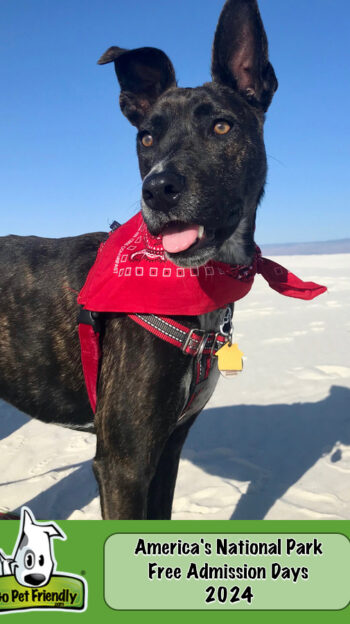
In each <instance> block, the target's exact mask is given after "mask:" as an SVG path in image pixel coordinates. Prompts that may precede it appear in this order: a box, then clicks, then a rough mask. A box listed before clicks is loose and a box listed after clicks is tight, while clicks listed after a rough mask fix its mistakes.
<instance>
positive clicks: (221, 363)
mask: <svg viewBox="0 0 350 624" xmlns="http://www.w3.org/2000/svg"><path fill="white" fill-rule="evenodd" d="M215 355H216V356H217V358H218V368H219V371H220V372H221V374H222V375H223V376H224V377H231V375H237V373H238V372H239V371H242V370H243V360H242V356H243V355H244V353H242V351H241V350H240V348H239V346H238V344H237V343H234V344H230V343H229V342H226V344H224V346H223V347H221V349H219V350H218V351H217V352H216V354H215Z"/></svg>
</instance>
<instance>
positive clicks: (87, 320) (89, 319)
mask: <svg viewBox="0 0 350 624" xmlns="http://www.w3.org/2000/svg"><path fill="white" fill-rule="evenodd" d="M99 317H100V314H99V312H93V311H92V310H84V308H80V310H79V314H78V323H79V324H80V323H83V324H84V325H91V327H92V328H93V330H94V332H96V333H99V332H100V331H101V320H100V318H99Z"/></svg>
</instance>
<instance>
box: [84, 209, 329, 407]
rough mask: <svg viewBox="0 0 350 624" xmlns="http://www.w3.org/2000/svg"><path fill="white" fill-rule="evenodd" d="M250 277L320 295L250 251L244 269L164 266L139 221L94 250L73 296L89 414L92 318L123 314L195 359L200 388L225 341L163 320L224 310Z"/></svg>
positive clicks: (95, 337)
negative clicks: (251, 256)
mask: <svg viewBox="0 0 350 624" xmlns="http://www.w3.org/2000/svg"><path fill="white" fill-rule="evenodd" d="M256 273H260V274H261V275H262V276H263V277H264V278H265V279H266V280H267V282H268V283H269V285H270V286H271V288H273V289H274V290H276V291H277V292H279V293H281V294H283V295H286V296H288V297H297V298H299V299H307V300H309V299H313V298H314V297H317V296H318V295H320V294H321V293H323V292H325V291H326V290H327V289H326V288H325V287H324V286H320V285H319V284H315V283H314V282H303V281H302V280H300V279H299V278H298V277H297V276H296V275H293V273H290V272H289V271H288V270H287V269H285V268H284V267H282V266H281V265H279V264H277V263H276V262H273V261H272V260H268V259H266V258H263V257H262V256H261V252H260V249H259V248H258V247H257V248H256V254H255V257H254V259H253V262H252V264H251V265H250V266H237V265H236V266H231V265H229V264H224V263H222V262H216V261H214V260H210V261H209V262H207V263H206V264H205V265H204V266H201V267H197V268H184V267H178V266H176V265H174V264H173V263H172V262H170V261H169V260H167V259H166V257H165V254H164V249H163V246H162V239H161V237H160V236H159V237H152V236H151V235H150V234H149V232H148V230H147V227H146V225H145V223H144V221H143V218H142V214H141V213H138V214H137V215H135V216H134V217H133V218H132V219H130V220H129V221H128V222H127V223H125V224H124V225H122V226H120V227H119V228H118V229H117V230H115V231H113V232H111V234H110V235H109V237H108V239H107V241H106V242H104V243H102V244H101V245H100V248H99V250H98V253H97V257H96V261H95V263H94V265H93V266H92V268H91V269H90V272H89V274H88V277H87V279H86V282H85V284H84V286H83V288H82V290H81V291H80V293H79V296H78V303H79V304H80V305H81V306H82V310H81V314H80V317H79V338H80V344H81V358H82V365H83V371H84V377H85V383H86V388H87V392H88V395H89V400H90V404H91V407H92V409H93V411H94V412H95V409H96V386H97V379H98V371H99V362H100V359H101V348H100V338H99V336H100V332H99V327H98V323H99V314H98V313H104V312H105V313H106V312H121V313H126V314H128V316H129V317H130V318H131V319H132V320H133V321H135V322H136V323H138V324H139V325H141V326H142V327H144V328H145V329H147V330H148V331H150V332H152V333H153V334H154V335H156V336H158V337H159V338H161V339H163V340H165V341H167V342H169V343H170V344H173V345H174V346H176V347H179V348H181V349H182V351H183V353H185V354H188V355H191V356H193V357H195V358H196V366H197V371H196V375H195V377H196V378H197V380H198V383H200V382H201V381H204V380H206V379H207V377H208V375H209V372H210V368H211V363H212V360H213V355H215V353H216V351H217V350H218V348H220V346H222V344H224V343H225V342H226V341H227V340H228V336H227V334H226V333H225V332H224V333H221V332H219V331H211V332H206V333H205V332H202V331H201V330H197V329H196V330H189V329H188V328H187V327H185V326H184V325H181V324H180V323H178V322H177V321H176V320H174V319H173V318H169V317H168V315H171V316H180V315H182V316H184V315H186V316H198V315H201V314H205V313H207V312H211V311H213V310H217V309H219V308H224V307H225V306H228V305H229V304H231V303H232V302H233V301H237V300H238V299H241V298H242V297H244V296H245V295H246V294H247V293H248V292H249V290H250V289H251V287H252V285H253V281H254V276H255V274H256ZM155 315H157V316H155ZM159 315H160V316H159ZM163 315H164V316H163ZM192 394H193V393H192ZM192 400H193V398H191V399H190V401H192ZM185 409H186V410H187V409H188V405H187V406H186V408H185Z"/></svg>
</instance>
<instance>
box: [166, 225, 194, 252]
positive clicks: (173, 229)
mask: <svg viewBox="0 0 350 624" xmlns="http://www.w3.org/2000/svg"><path fill="white" fill-rule="evenodd" d="M198 230H199V225H188V226H186V225H176V224H174V225H169V226H168V227H167V228H166V230H165V231H164V234H163V247H164V249H165V251H168V252H169V253H178V252H179V251H185V250H186V249H188V248H189V247H191V245H193V243H195V242H196V239H197V236H198Z"/></svg>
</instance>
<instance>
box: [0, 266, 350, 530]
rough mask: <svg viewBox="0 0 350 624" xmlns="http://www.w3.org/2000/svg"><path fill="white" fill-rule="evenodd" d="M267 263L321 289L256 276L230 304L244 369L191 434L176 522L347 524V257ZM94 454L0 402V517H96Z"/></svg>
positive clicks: (86, 442) (90, 443)
mask: <svg viewBox="0 0 350 624" xmlns="http://www.w3.org/2000/svg"><path fill="white" fill-rule="evenodd" d="M277 260H278V261H280V262H281V264H283V265H284V266H287V267H288V268H289V269H290V270H292V271H294V272H296V273H297V274H298V275H299V276H300V277H302V278H304V279H312V280H315V281H316V282H319V283H321V284H325V285H327V286H328V288H329V292H328V293H327V294H325V295H321V296H320V297H319V298H317V299H316V300H314V301H312V302H304V301H299V300H297V299H290V298H287V297H282V296H281V295H278V294H277V293H275V292H274V291H272V290H271V289H270V288H269V287H268V286H267V284H266V283H265V281H264V280H263V279H262V278H260V277H257V278H256V281H255V285H254V287H253V289H252V291H251V293H250V294H249V295H248V297H246V298H245V299H243V300H242V301H241V302H239V303H238V304H236V312H235V327H236V338H237V339H238V343H239V346H240V348H241V349H242V351H243V352H244V354H245V367H244V372H243V373H242V374H241V375H240V376H239V377H235V378H233V379H230V380H227V379H221V380H220V382H219V384H218V387H217V389H216V392H215V394H214V396H213V398H212V400H211V401H210V403H209V404H208V406H207V408H206V410H205V411H204V412H203V413H202V414H201V416H200V417H199V418H198V419H197V422H196V424H195V425H194V427H193V428H192V430H191V433H190V435H189V438H188V440H187V443H186V445H185V448H184V450H183V454H182V460H181V464H180V470H179V477H178V481H177V487H176V494H175V501H174V512H173V518H175V519H228V518H237V519H238V518H243V519H248V518H252V519H254V518H259V519H260V518H268V519H350V279H349V276H350V254H343V255H342V254H340V255H331V256H326V255H324V256H292V257H286V256H285V257H283V258H280V259H278V258H277ZM94 448H95V439H94V436H92V435H89V434H84V433H79V432H75V431H70V430H66V429H63V428H60V427H57V426H55V425H44V424H41V423H39V422H36V421H33V420H30V419H28V418H27V417H26V416H24V415H23V414H21V413H19V412H18V411H16V410H15V409H13V408H12V407H10V406H9V405H7V404H5V403H0V474H1V477H0V509H1V510H18V508H19V507H20V506H21V505H24V504H27V505H29V507H30V508H31V509H32V510H33V512H34V513H35V515H37V516H38V517H40V518H52V519H54V518H57V519H58V518H75V519H84V518H86V519H95V518H100V511H99V500H98V496H97V486H96V483H95V480H94V477H93V474H92V471H91V459H92V457H93V455H94Z"/></svg>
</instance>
